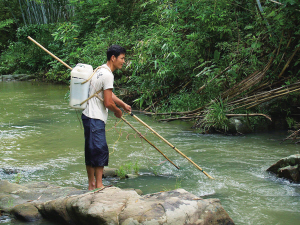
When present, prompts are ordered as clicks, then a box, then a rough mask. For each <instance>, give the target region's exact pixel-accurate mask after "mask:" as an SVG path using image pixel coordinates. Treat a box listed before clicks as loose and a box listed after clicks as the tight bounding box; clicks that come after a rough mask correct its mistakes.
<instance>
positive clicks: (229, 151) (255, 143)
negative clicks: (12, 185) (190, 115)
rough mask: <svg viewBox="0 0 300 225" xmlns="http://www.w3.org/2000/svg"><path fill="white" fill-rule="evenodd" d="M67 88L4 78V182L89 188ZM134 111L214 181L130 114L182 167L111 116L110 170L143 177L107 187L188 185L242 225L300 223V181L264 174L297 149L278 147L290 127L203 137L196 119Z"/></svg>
mask: <svg viewBox="0 0 300 225" xmlns="http://www.w3.org/2000/svg"><path fill="white" fill-rule="evenodd" d="M67 90H68V87H66V86H63V85H53V84H45V83H36V82H0V105H1V111H0V129H1V132H0V179H3V180H9V181H10V182H19V183H20V184H22V183H27V182H31V181H47V182H50V183H52V184H55V185H59V186H73V187H76V188H79V189H87V177H86V171H85V166H84V155H83V144H84V140H83V129H82V125H81V123H80V120H79V118H80V114H81V112H80V111H76V110H74V109H71V108H69V107H68V102H67V100H65V94H66V92H67ZM136 115H137V116H138V117H139V118H141V119H142V120H143V121H145V122H146V123H147V124H149V125H150V126H151V127H152V128H153V129H154V130H155V131H157V132H158V133H159V134H160V135H162V136H163V137H164V138H165V139H167V140H168V141H169V142H170V143H172V144H173V145H174V146H176V148H178V149H179V150H180V151H182V152H183V153H184V154H185V155H187V156H188V157H190V158H191V159H192V160H193V161H194V162H195V163H197V164H198V165H199V166H200V167H202V168H203V169H204V171H206V172H207V173H208V174H209V175H211V176H212V177H213V178H215V179H214V180H212V179H209V178H208V177H206V176H205V175H204V174H203V173H202V172H200V171H199V170H197V169H196V168H195V167H194V166H193V165H192V164H191V163H189V162H188V161H187V160H186V159H184V158H183V157H182V156H180V155H179V154H178V153H177V152H175V151H174V150H173V149H172V148H170V147H169V146H168V145H167V144H165V143H164V142H163V141H161V140H159V139H158V138H157V137H156V136H154V135H153V134H152V133H151V132H150V131H148V130H147V129H146V128H145V127H143V126H142V125H141V124H140V123H138V122H137V121H136V120H135V119H134V118H133V117H130V116H126V117H125V118H126V119H127V120H128V121H129V122H130V123H132V125H133V126H135V127H136V128H137V129H138V130H139V131H140V132H141V133H142V134H143V135H145V137H146V138H147V139H148V140H150V141H151V142H152V143H153V144H155V145H156V146H157V147H158V148H159V149H160V150H162V151H163V152H164V154H166V155H167V156H168V157H169V158H170V159H171V160H172V161H173V162H174V163H175V164H176V165H178V166H179V167H180V170H177V169H176V168H175V167H174V166H173V165H172V164H170V163H169V162H168V161H166V160H165V158H164V157H163V156H161V155H160V154H159V153H158V152H157V151H156V150H155V149H154V148H153V147H152V146H150V145H149V144H148V143H146V142H145V141H142V140H141V139H140V138H139V137H138V136H137V135H135V134H134V131H133V130H132V129H131V128H130V127H129V126H128V125H126V124H125V123H124V122H121V121H120V120H119V119H117V118H115V117H114V116H113V114H110V115H109V120H108V122H107V125H106V134H107V140H108V144H109V148H110V161H109V167H114V168H118V167H119V166H120V165H125V164H127V165H129V164H130V163H131V164H132V165H133V164H135V163H137V164H138V166H139V176H138V178H134V179H121V180H120V179H117V178H107V179H104V185H109V184H112V185H114V186H118V187H120V188H138V189H141V190H142V191H143V193H144V194H147V193H153V192H158V191H167V190H172V189H175V188H184V189H185V190H187V191H189V192H191V193H193V194H195V195H197V196H201V197H203V198H218V199H220V200H221V204H222V206H223V207H224V208H225V210H226V211H227V212H228V214H229V215H230V217H231V218H232V219H233V220H234V222H235V224H237V225H240V224H251V225H252V224H253V225H257V224H262V225H274V224H278V225H281V224H282V225H287V224H288V225H298V224H299V223H300V222H299V221H300V185H299V184H293V183H290V182H288V181H286V180H283V179H278V178H276V177H275V176H274V175H272V174H269V173H267V172H266V169H267V168H268V167H269V166H271V165H272V164H273V163H275V162H277V161H278V160H279V159H280V158H282V157H286V156H289V155H292V154H299V145H295V144H293V143H290V142H288V141H287V142H284V143H283V144H280V140H282V139H283V138H285V137H286V136H287V135H288V134H287V132H286V131H282V132H278V131H277V132H272V133H260V134H250V135H242V136H224V135H202V134H199V133H197V132H196V131H194V130H192V129H191V128H190V127H191V124H190V123H186V122H171V123H159V122H157V121H155V119H154V118H151V117H148V116H145V115H143V114H138V113H137V114H136ZM8 169H17V171H18V174H17V175H16V174H8V173H6V172H5V171H7V170H8ZM3 224H23V223H21V222H20V223H19V222H15V223H12V221H10V222H9V221H7V222H5V223H3ZM33 224H35V225H37V224H49V225H50V224H51V223H48V222H45V221H43V222H39V223H33Z"/></svg>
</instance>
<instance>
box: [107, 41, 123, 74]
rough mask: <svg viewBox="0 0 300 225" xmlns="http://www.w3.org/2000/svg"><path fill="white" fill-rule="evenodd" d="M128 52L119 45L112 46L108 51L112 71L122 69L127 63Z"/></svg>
mask: <svg viewBox="0 0 300 225" xmlns="http://www.w3.org/2000/svg"><path fill="white" fill-rule="evenodd" d="M125 53H126V50H125V49H124V48H122V47H121V46H119V45H112V46H110V47H109V48H108V50H107V65H108V66H109V68H110V69H111V71H112V72H113V71H115V70H116V69H122V67H123V64H124V63H125Z"/></svg>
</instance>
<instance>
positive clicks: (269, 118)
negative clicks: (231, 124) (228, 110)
mask: <svg viewBox="0 0 300 225" xmlns="http://www.w3.org/2000/svg"><path fill="white" fill-rule="evenodd" d="M226 116H227V117H236V116H247V117H248V116H263V117H266V118H267V119H268V120H270V121H272V119H271V117H269V116H267V115H265V114H262V113H250V114H226Z"/></svg>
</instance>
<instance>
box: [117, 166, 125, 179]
mask: <svg viewBox="0 0 300 225" xmlns="http://www.w3.org/2000/svg"><path fill="white" fill-rule="evenodd" d="M116 173H117V176H118V177H119V178H120V179H124V178H126V175H127V172H126V170H125V168H124V166H119V169H118V170H117V171H116Z"/></svg>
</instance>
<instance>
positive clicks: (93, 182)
mask: <svg viewBox="0 0 300 225" xmlns="http://www.w3.org/2000/svg"><path fill="white" fill-rule="evenodd" d="M125 53H126V50H125V49H124V48H122V47H121V46H119V45H112V46H111V47H109V49H108V50H107V63H106V64H104V65H102V66H101V67H100V69H98V70H97V72H96V73H95V74H94V75H93V77H92V78H91V83H90V90H89V96H92V95H94V94H95V93H97V92H99V91H100V90H101V92H100V93H99V94H98V97H99V98H97V97H93V98H91V99H90V100H89V101H88V103H87V107H86V109H85V110H84V111H83V112H82V122H83V126H84V137H85V164H86V170H87V175H88V181H89V187H88V189H89V190H93V189H95V188H102V187H104V186H103V183H102V174H103V169H104V166H107V165H108V158H109V152H108V146H107V143H106V137H105V123H106V121H107V116H108V110H107V109H109V110H111V111H113V112H114V114H115V116H116V117H117V118H121V116H122V111H121V110H120V109H119V108H118V107H117V106H116V105H118V106H120V107H122V108H123V109H124V110H125V111H129V112H130V111H131V106H129V105H127V104H126V103H124V102H123V101H122V100H121V99H119V98H118V97H117V96H116V95H115V94H114V93H113V92H112V90H113V83H114V75H113V73H112V72H114V71H115V70H116V69H121V68H122V66H123V64H124V63H125ZM101 99H102V100H103V101H101Z"/></svg>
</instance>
